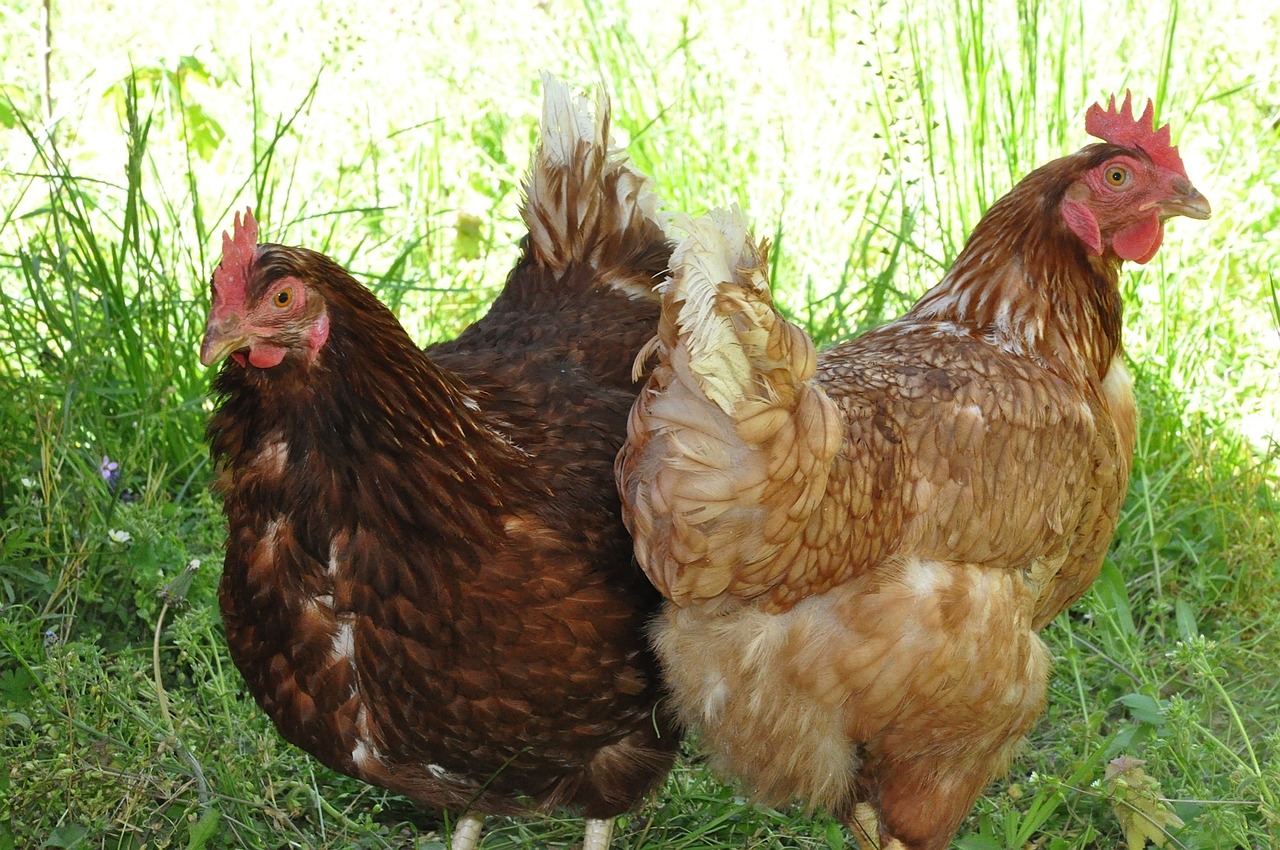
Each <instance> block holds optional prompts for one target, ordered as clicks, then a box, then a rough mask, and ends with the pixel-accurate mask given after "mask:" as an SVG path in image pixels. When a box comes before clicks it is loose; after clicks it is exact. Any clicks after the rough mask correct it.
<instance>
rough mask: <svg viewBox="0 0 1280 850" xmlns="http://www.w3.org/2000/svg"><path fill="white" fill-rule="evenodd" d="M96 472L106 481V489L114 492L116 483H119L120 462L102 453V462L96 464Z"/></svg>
mask: <svg viewBox="0 0 1280 850" xmlns="http://www.w3.org/2000/svg"><path fill="white" fill-rule="evenodd" d="M98 474H99V475H101V476H102V480H103V481H105V482H107V489H108V490H110V491H111V492H112V493H114V492H115V491H116V485H117V484H119V483H120V464H118V463H116V462H115V461H114V460H112V459H111V458H109V457H107V456H106V455H103V456H102V463H100V464H98Z"/></svg>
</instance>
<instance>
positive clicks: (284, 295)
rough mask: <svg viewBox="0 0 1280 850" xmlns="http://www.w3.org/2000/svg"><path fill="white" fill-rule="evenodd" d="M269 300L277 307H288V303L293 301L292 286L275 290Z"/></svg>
mask: <svg viewBox="0 0 1280 850" xmlns="http://www.w3.org/2000/svg"><path fill="white" fill-rule="evenodd" d="M271 300H272V301H273V302H275V305H276V306H277V307H288V306H289V303H290V302H291V301H293V288H292V287H285V288H284V289H282V290H280V291H279V292H277V293H276V294H275V296H273V297H272V299H271Z"/></svg>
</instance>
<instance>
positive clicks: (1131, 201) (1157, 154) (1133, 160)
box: [1061, 92, 1210, 263]
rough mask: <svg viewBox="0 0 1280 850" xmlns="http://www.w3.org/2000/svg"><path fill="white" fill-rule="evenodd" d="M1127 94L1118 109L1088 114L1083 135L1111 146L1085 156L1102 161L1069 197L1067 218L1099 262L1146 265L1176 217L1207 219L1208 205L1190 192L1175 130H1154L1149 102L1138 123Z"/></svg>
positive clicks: (1098, 147)
mask: <svg viewBox="0 0 1280 850" xmlns="http://www.w3.org/2000/svg"><path fill="white" fill-rule="evenodd" d="M1132 101H1133V98H1132V96H1131V95H1130V94H1129V93H1128V92H1126V93H1125V98H1124V105H1123V106H1122V107H1121V108H1120V109H1118V110H1117V109H1116V99H1115V97H1114V96H1112V98H1111V101H1110V103H1109V104H1108V106H1107V108H1106V109H1103V107H1102V105H1101V104H1096V103H1095V104H1094V105H1093V106H1091V107H1089V111H1088V112H1087V113H1086V115H1085V130H1086V132H1088V133H1089V135H1091V136H1096V137H1097V138H1100V139H1102V140H1103V141H1104V142H1106V143H1107V144H1106V145H1094V146H1092V147H1091V148H1086V149H1085V151H1083V152H1082V153H1086V154H1088V155H1090V156H1091V158H1094V159H1096V161H1094V162H1093V163H1092V165H1091V166H1090V167H1089V168H1088V169H1087V170H1086V171H1085V172H1084V173H1083V174H1082V175H1081V176H1080V178H1079V179H1078V180H1076V181H1075V182H1074V183H1073V184H1072V185H1071V187H1070V188H1069V189H1068V190H1067V193H1066V196H1065V197H1064V199H1063V202H1062V207H1061V209H1062V217H1063V218H1064V219H1065V220H1066V223H1067V226H1068V227H1070V228H1071V231H1072V232H1073V233H1075V235H1076V236H1078V237H1079V238H1080V240H1081V241H1082V242H1083V243H1084V244H1085V247H1086V248H1087V249H1088V251H1089V253H1091V254H1093V255H1094V256H1103V257H1105V256H1114V257H1116V258H1118V259H1121V260H1131V261H1133V262H1135V263H1145V262H1147V261H1149V260H1150V259H1151V258H1152V257H1154V256H1155V255H1156V251H1158V250H1159V249H1160V244H1161V242H1163V241H1164V221H1165V219H1168V218H1172V217H1173V216H1175V215H1185V216H1187V217H1189V218H1198V219H1205V218H1208V217H1209V213H1210V209H1209V202H1208V201H1207V200H1205V198H1204V196H1203V195H1201V194H1200V193H1199V192H1198V191H1196V188H1195V187H1194V186H1192V185H1191V180H1190V179H1188V177H1187V172H1186V169H1185V168H1184V167H1183V165H1182V158H1181V157H1180V156H1178V149H1177V148H1176V147H1174V146H1173V145H1171V144H1169V126H1168V125H1167V124H1166V125H1165V126H1163V127H1161V128H1160V129H1158V130H1157V129H1155V128H1154V126H1153V122H1152V113H1153V111H1154V109H1153V106H1152V103H1151V101H1150V100H1148V101H1147V108H1146V109H1145V110H1144V111H1143V113H1142V116H1141V117H1139V118H1134V116H1133V102H1132Z"/></svg>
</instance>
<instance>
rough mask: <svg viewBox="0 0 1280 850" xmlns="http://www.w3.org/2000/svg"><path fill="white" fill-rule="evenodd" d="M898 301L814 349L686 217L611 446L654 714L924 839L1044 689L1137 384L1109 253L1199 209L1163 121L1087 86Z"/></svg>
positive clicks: (737, 221)
mask: <svg viewBox="0 0 1280 850" xmlns="http://www.w3.org/2000/svg"><path fill="white" fill-rule="evenodd" d="M1086 128H1087V130H1088V131H1089V133H1090V134H1091V135H1094V136H1097V137H1099V138H1101V139H1103V140H1104V141H1105V144H1094V145H1090V146H1088V147H1086V148H1084V149H1083V150H1081V151H1079V152H1078V153H1075V154H1073V155H1071V156H1067V157H1064V158H1062V159H1059V160H1057V161H1055V162H1051V163H1049V164H1048V165H1046V166H1044V167H1042V168H1040V169H1038V170H1036V171H1035V172H1033V173H1032V174H1030V175H1028V176H1027V177H1026V178H1025V179H1024V180H1023V181H1022V182H1021V183H1019V184H1018V185H1017V186H1016V187H1015V188H1014V189H1013V190H1012V191H1011V192H1010V193H1009V194H1008V195H1006V196H1005V197H1004V198H1003V199H1001V200H1000V201H999V202H998V203H997V204H995V206H993V207H992V208H991V210H990V211H989V212H988V213H987V215H986V216H985V217H984V218H983V220H982V221H981V223H980V224H979V225H978V226H977V228H976V229H975V230H974V232H973V234H972V235H971V237H970V239H969V241H968V244H967V245H966V246H965V248H964V250H963V251H962V252H961V254H960V256H959V257H958V258H957V260H956V262H955V264H954V265H953V266H952V268H951V269H950V271H949V272H948V273H947V275H946V276H945V277H944V279H943V280H942V282H941V283H939V284H938V285H937V286H936V287H934V288H933V289H932V290H931V291H930V292H929V293H928V294H926V295H925V296H924V297H923V298H922V299H921V300H920V301H919V302H918V303H917V304H916V305H915V306H914V307H913V308H912V309H911V310H910V311H909V312H908V313H907V314H906V315H904V316H902V317H901V318H899V319H898V320H896V321H894V322H891V323H890V324H888V325H885V326H883V327H881V328H878V329H876V330H874V331H871V332H870V333H867V334H865V335H864V336H862V337H860V338H858V339H855V340H853V341H851V342H847V343H845V344H842V345H838V346H836V347H835V348H832V349H829V350H827V351H825V352H823V353H822V354H821V355H817V354H815V351H814V348H813V345H812V343H811V342H810V340H809V339H808V337H807V336H805V334H804V333H803V332H802V331H801V330H800V329H798V328H797V327H795V326H794V325H792V324H790V323H788V322H786V321H785V320H784V319H783V318H782V317H781V316H779V315H778V313H777V312H776V311H775V309H774V307H773V304H772V301H771V298H770V294H769V287H768V281H767V279H766V270H767V268H768V264H767V261H766V247H765V246H764V245H757V244H756V243H755V242H754V241H753V240H751V238H750V237H749V235H748V233H747V230H746V226H745V225H744V224H743V222H742V220H741V217H740V215H739V214H737V213H736V211H734V212H730V213H724V212H720V213H714V214H712V215H711V216H710V217H709V218H703V219H700V220H698V221H694V222H691V223H688V224H687V229H688V230H689V234H690V235H689V237H688V238H687V239H686V240H684V242H682V243H681V245H680V246H679V247H678V248H677V249H676V253H675V255H674V256H673V258H672V270H673V277H672V279H671V280H670V281H669V282H668V283H666V284H664V288H665V294H664V300H663V311H662V318H661V320H660V323H659V332H658V337H657V339H656V341H655V347H656V350H657V351H658V353H659V357H660V362H659V365H658V366H657V367H656V368H655V369H654V371H653V374H652V376H651V377H650V379H649V382H648V385H647V386H646V388H645V389H644V391H643V392H642V393H641V395H640V398H639V399H638V400H637V402H636V405H635V407H634V408H633V410H632V413H631V420H630V427H629V435H628V441H627V444H626V446H625V447H624V449H623V451H622V453H621V454H620V455H619V459H618V475H619V484H620V488H621V492H622V496H623V515H624V518H625V519H626V521H627V523H628V526H629V528H630V529H631V531H632V532H633V534H634V535H635V544H636V554H637V556H638V558H639V560H640V563H641V566H643V567H644V569H645V571H646V572H647V573H648V574H649V577H650V578H652V579H653V581H654V583H655V584H656V585H657V586H658V588H659V589H660V590H661V591H662V592H663V594H664V595H666V596H667V598H668V599H670V600H671V604H670V605H669V606H668V607H667V609H666V612H665V616H664V617H663V619H661V620H660V621H659V622H658V623H657V624H656V626H655V636H656V642H657V649H658V654H659V657H660V659H661V661H662V664H663V668H664V672H665V674H666V676H667V678H668V684H669V687H671V689H672V690H673V692H674V699H675V702H676V703H677V706H678V711H679V713H680V716H681V718H682V719H683V720H684V721H686V722H687V723H688V724H690V725H692V726H696V727H698V728H699V729H700V730H701V732H702V740H703V742H704V744H705V745H706V746H707V747H708V748H709V749H710V750H711V752H712V755H713V763H714V764H715V765H716V766H717V767H718V768H719V769H720V770H722V771H723V772H725V773H727V774H730V775H732V776H736V777H739V778H741V779H743V780H745V782H746V784H747V785H748V787H749V788H750V789H751V790H752V791H753V792H754V793H755V794H756V795H757V796H758V797H759V798H761V799H763V800H764V801H767V802H771V803H785V802H787V801H790V800H792V799H796V798H799V799H801V800H804V801H806V802H808V803H809V804H810V805H821V806H825V807H828V808H829V809H830V810H831V811H833V812H835V813H836V814H837V815H838V816H839V817H841V818H842V819H844V820H845V821H846V822H847V823H848V824H849V826H850V828H851V830H852V831H853V832H854V834H855V836H857V837H858V839H859V842H860V843H861V844H862V846H863V847H885V848H888V847H895V848H910V850H942V848H944V847H946V846H947V844H948V842H949V841H950V839H951V837H952V836H953V835H954V834H955V832H956V831H957V829H958V828H959V825H960V822H961V820H962V819H963V818H964V817H965V815H966V814H967V813H968V811H969V810H970V808H971V807H972V805H973V802H974V800H975V799H976V797H977V795H978V794H979V793H980V792H981V790H982V789H983V787H984V786H985V785H986V784H987V783H988V782H989V781H990V780H991V779H992V778H993V777H994V776H995V775H997V774H998V773H999V772H1001V771H1002V770H1003V769H1004V768H1005V766H1006V764H1007V762H1008V759H1009V757H1010V754H1011V752H1012V750H1013V748H1014V746H1015V744H1016V742H1017V741H1018V740H1019V739H1020V738H1021V737H1022V736H1023V734H1024V733H1025V732H1026V731H1027V730H1028V729H1029V728H1030V726H1031V725H1032V723H1033V722H1034V721H1035V719H1036V718H1037V717H1038V716H1039V715H1040V713H1041V711H1042V710H1043V708H1044V701H1045V688H1046V679H1047V676H1048V671H1049V656H1048V653H1047V651H1046V650H1045V647H1044V645H1043V644H1042V643H1041V641H1040V638H1039V637H1038V636H1037V632H1038V631H1039V630H1040V629H1041V628H1043V627H1044V626H1045V625H1046V624H1047V623H1048V622H1049V621H1050V620H1051V619H1052V618H1053V617H1054V616H1055V615H1056V614H1058V612H1060V611H1061V610H1062V609H1063V608H1065V607H1066V606H1067V605H1069V604H1071V602H1073V601H1074V600H1075V599H1077V598H1078V597H1079V596H1080V595H1081V594H1082V593H1084V591H1085V590H1086V589H1087V588H1088V587H1089V585H1090V583H1091V582H1092V581H1093V580H1094V578H1095V577H1096V576H1097V574H1098V571H1099V569H1100V567H1101V564H1102V560H1103V557H1104V556H1105V554H1106V551H1107V548H1108V546H1109V544H1110V541H1111V537H1112V535H1113V533H1114V531H1115V527H1116V521H1117V515H1118V513H1119V510H1120V506H1121V502H1122V501H1123V499H1124V494H1125V488H1126V486H1127V481H1128V476H1129V469H1130V463H1131V460H1132V455H1133V447H1134V438H1135V430H1134V429H1135V408H1134V398H1133V393H1132V386H1131V382H1130V378H1129V373H1128V371H1127V370H1126V368H1125V365H1124V361H1123V357H1122V353H1121V339H1120V329H1121V301H1120V293H1119V291H1118V288H1117V280H1118V274H1119V269H1120V265H1121V261H1122V260H1132V261H1135V262H1146V261H1148V260H1150V259H1151V257H1152V256H1154V254H1155V253H1156V250H1157V249H1158V248H1159V246H1160V242H1161V240H1162V238H1163V233H1164V230H1163V227H1164V225H1163V222H1164V220H1165V219H1166V218H1168V217H1170V216H1174V215H1186V216H1191V217H1193V218H1207V217H1208V215H1209V206H1208V203H1207V202H1206V201H1205V199H1204V198H1203V197H1202V196H1201V195H1200V194H1199V193H1198V192H1197V191H1196V190H1195V189H1194V188H1193V187H1192V185H1191V182H1190V180H1188V179H1187V175H1186V172H1185V170H1184V169H1183V166H1182V162H1181V160H1180V158H1179V157H1178V154H1177V150H1176V149H1175V148H1173V147H1172V146H1171V145H1170V144H1169V134H1168V128H1167V127H1166V128H1163V129H1162V130H1161V131H1159V132H1153V130H1152V124H1151V111H1150V106H1148V110H1147V112H1146V113H1145V114H1144V115H1143V116H1142V117H1141V118H1140V119H1136V120H1135V119H1134V117H1133V113H1132V110H1131V106H1130V103H1129V101H1128V100H1127V99H1126V101H1125V106H1124V108H1123V110H1116V108H1115V102H1114V99H1113V100H1112V102H1111V106H1110V108H1109V109H1106V110H1104V109H1102V108H1101V107H1099V106H1094V107H1093V108H1092V109H1091V110H1090V111H1089V114H1088V120H1087V123H1086Z"/></svg>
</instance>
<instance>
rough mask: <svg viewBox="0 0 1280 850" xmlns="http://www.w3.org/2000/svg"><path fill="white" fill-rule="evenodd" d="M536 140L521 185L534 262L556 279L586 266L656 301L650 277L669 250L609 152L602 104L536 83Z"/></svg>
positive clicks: (648, 207) (631, 173)
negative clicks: (591, 105)
mask: <svg viewBox="0 0 1280 850" xmlns="http://www.w3.org/2000/svg"><path fill="white" fill-rule="evenodd" d="M542 85H543V108H542V139H541V142H540V143H539V145H538V149H537V150H536V151H535V153H534V156H533V163H532V165H531V166H530V169H529V174H528V176H527V177H526V178H525V184H524V189H525V196H526V202H525V204H524V206H523V208H522V210H521V215H522V216H523V218H524V221H525V223H526V224H527V225H528V227H529V237H530V249H531V251H532V252H533V254H534V257H535V259H536V260H537V261H538V262H539V263H540V264H542V265H544V266H546V267H548V268H550V269H551V270H552V271H553V272H554V273H555V274H556V275H557V277H559V276H560V275H563V274H564V272H565V271H566V270H567V269H568V268H570V267H571V266H575V265H577V266H586V267H587V268H589V269H590V270H591V271H592V273H593V277H594V279H596V280H600V281H602V282H603V283H604V284H605V285H607V286H609V287H610V288H612V289H616V290H618V291H620V292H622V293H624V294H626V295H628V296H630V297H632V298H639V299H645V300H654V301H656V299H657V297H658V296H657V295H656V294H655V293H654V291H653V284H654V280H653V275H654V274H655V272H660V271H661V269H662V268H663V267H664V266H665V262H666V258H667V254H668V252H669V250H670V245H669V243H668V241H667V237H666V234H665V232H664V229H663V222H662V220H661V217H660V215H659V213H658V197H657V195H656V194H655V192H654V191H653V186H652V182H651V181H650V180H649V178H648V177H646V176H645V175H643V174H641V173H640V172H639V171H636V170H635V169H634V168H633V167H631V165H630V164H629V163H628V161H627V158H626V155H625V153H623V152H622V151H619V150H616V149H614V148H613V147H612V139H611V138H610V135H609V121H610V108H609V97H608V95H607V94H606V93H605V91H604V88H603V86H601V87H600V88H599V89H598V90H597V92H596V104H595V116H594V118H593V117H592V114H591V111H590V110H589V109H588V107H587V103H586V100H585V98H583V97H581V96H578V95H575V94H574V93H573V92H571V91H570V90H569V88H568V87H567V86H566V85H565V84H564V83H562V82H560V81H559V80H557V79H556V78H555V77H553V76H551V75H550V74H547V73H544V74H543V75H542Z"/></svg>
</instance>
